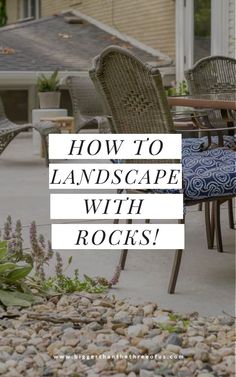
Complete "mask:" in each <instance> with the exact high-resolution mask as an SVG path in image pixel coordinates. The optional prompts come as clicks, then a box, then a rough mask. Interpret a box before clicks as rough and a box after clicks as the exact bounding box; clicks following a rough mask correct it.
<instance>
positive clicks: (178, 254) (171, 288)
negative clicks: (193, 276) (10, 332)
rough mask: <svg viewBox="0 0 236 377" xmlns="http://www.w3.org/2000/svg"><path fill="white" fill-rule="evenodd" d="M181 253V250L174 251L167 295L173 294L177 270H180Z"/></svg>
mask: <svg viewBox="0 0 236 377" xmlns="http://www.w3.org/2000/svg"><path fill="white" fill-rule="evenodd" d="M182 253H183V250H176V251H175V258H174V264H173V267H172V272H171V276H170V281H169V287H168V293H170V294H173V293H175V286H176V283H177V279H178V274H179V268H180V264H181V259H182Z"/></svg>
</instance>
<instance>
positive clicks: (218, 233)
mask: <svg viewBox="0 0 236 377" xmlns="http://www.w3.org/2000/svg"><path fill="white" fill-rule="evenodd" d="M220 204H221V203H220V201H219V200H216V201H215V202H214V203H213V206H214V213H215V216H214V217H215V233H216V247H217V251H218V252H219V253H223V242H222V234H221V224H220Z"/></svg>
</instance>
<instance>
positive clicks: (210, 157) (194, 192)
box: [182, 148, 236, 200]
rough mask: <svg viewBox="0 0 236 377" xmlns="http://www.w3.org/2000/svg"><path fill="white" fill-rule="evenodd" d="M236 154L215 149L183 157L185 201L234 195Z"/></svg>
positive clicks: (228, 150)
mask: <svg viewBox="0 0 236 377" xmlns="http://www.w3.org/2000/svg"><path fill="white" fill-rule="evenodd" d="M235 162H236V153H235V152H234V151H233V150H230V149H224V148H215V149H210V150H207V151H204V152H201V153H194V154H192V155H190V156H185V157H183V160H182V164H183V174H184V196H185V200H198V199H206V198H210V197H221V196H228V195H236V174H235Z"/></svg>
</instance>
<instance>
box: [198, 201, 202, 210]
mask: <svg viewBox="0 0 236 377" xmlns="http://www.w3.org/2000/svg"><path fill="white" fill-rule="evenodd" d="M198 211H202V203H200V204H198Z"/></svg>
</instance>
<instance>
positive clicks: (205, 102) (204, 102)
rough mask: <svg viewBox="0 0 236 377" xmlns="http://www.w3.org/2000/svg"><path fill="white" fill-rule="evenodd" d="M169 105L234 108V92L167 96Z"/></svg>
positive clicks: (220, 108) (235, 106) (235, 94)
mask: <svg viewBox="0 0 236 377" xmlns="http://www.w3.org/2000/svg"><path fill="white" fill-rule="evenodd" d="M168 103H169V105H170V106H185V107H196V108H207V109H218V110H236V92H234V93H232V92H231V93H221V94H200V95H192V96H173V97H168Z"/></svg>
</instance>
